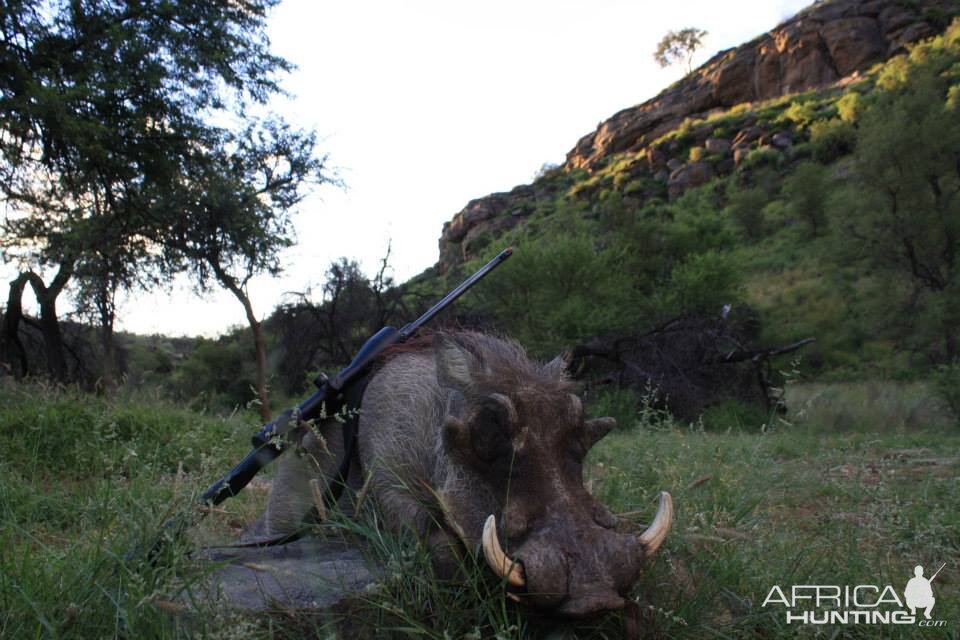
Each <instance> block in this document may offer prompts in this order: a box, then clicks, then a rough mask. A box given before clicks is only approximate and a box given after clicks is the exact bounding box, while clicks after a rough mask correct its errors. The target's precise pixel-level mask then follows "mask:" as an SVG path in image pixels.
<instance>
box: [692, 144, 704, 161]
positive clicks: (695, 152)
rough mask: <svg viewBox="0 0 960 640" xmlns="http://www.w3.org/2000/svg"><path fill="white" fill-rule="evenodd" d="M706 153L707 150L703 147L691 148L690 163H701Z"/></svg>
mask: <svg viewBox="0 0 960 640" xmlns="http://www.w3.org/2000/svg"><path fill="white" fill-rule="evenodd" d="M705 153H706V149H704V148H703V147H690V162H699V161H700V160H702V159H703V156H704V154H705Z"/></svg>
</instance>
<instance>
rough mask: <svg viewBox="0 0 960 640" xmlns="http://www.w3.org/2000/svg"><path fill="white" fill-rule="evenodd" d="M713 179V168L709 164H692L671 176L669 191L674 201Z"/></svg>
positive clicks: (668, 183) (668, 184)
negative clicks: (688, 190)
mask: <svg viewBox="0 0 960 640" xmlns="http://www.w3.org/2000/svg"><path fill="white" fill-rule="evenodd" d="M711 178H713V168H712V167H711V166H710V163H709V162H691V163H690V164H687V165H684V166H682V167H680V168H679V169H677V170H676V171H674V172H673V173H671V174H670V178H669V180H668V181H667V191H668V193H669V196H670V199H671V200H673V199H674V198H676V197H677V196H679V195H680V194H681V193H683V192H684V191H686V190H687V189H692V188H694V187H699V186H700V185H702V184H706V183H707V182H709V181H710V179H711Z"/></svg>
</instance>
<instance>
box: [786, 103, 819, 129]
mask: <svg viewBox="0 0 960 640" xmlns="http://www.w3.org/2000/svg"><path fill="white" fill-rule="evenodd" d="M816 111H817V110H816V107H815V105H814V103H813V102H810V101H807V102H798V101H795V102H792V103H790V106H789V107H787V109H786V110H785V111H784V112H783V116H782V118H781V119H782V120H786V121H788V122H793V123H794V124H796V125H797V126H799V127H800V128H804V127H806V126H808V125H809V124H810V123H811V122H813V120H814V118H816V115H817V113H816Z"/></svg>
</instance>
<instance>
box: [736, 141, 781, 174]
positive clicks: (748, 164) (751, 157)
mask: <svg viewBox="0 0 960 640" xmlns="http://www.w3.org/2000/svg"><path fill="white" fill-rule="evenodd" d="M782 164H783V154H782V153H780V152H779V151H777V150H776V149H774V148H773V147H766V146H764V147H758V148H756V149H754V150H752V151H751V152H750V153H748V154H747V158H746V160H744V162H743V164H742V165H741V166H742V167H744V168H750V169H755V168H758V167H774V168H776V167H780V166H781V165H782Z"/></svg>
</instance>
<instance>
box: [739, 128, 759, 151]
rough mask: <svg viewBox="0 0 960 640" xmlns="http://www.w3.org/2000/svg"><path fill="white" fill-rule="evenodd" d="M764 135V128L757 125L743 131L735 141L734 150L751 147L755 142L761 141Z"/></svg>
mask: <svg viewBox="0 0 960 640" xmlns="http://www.w3.org/2000/svg"><path fill="white" fill-rule="evenodd" d="M763 133H764V131H763V128H762V127H759V126H757V125H753V126H750V127H747V128H746V129H742V130H741V131H740V132H739V133H738V134H737V135H736V137H734V139H733V148H734V149H739V148H741V147H749V146H750V145H751V144H752V143H753V142H754V141H755V140H759V139H760V136H762V135H763Z"/></svg>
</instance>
